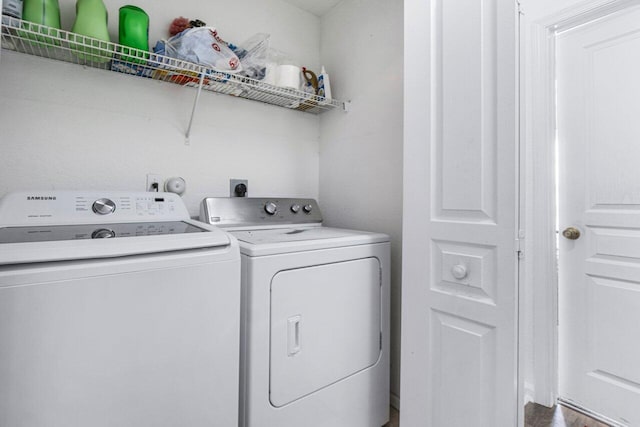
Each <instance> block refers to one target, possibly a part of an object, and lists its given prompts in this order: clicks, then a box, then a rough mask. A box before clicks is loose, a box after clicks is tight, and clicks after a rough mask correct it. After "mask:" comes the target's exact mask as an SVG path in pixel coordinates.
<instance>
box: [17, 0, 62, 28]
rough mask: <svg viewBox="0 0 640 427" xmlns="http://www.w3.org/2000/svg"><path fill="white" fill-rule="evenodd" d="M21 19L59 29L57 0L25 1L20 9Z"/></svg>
mask: <svg viewBox="0 0 640 427" xmlns="http://www.w3.org/2000/svg"><path fill="white" fill-rule="evenodd" d="M22 19H24V20H25V21H29V22H34V23H36V24H40V25H46V26H47V27H52V28H57V29H60V5H59V4H58V0H25V1H24V5H23V7H22Z"/></svg>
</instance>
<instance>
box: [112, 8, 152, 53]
mask: <svg viewBox="0 0 640 427" xmlns="http://www.w3.org/2000/svg"><path fill="white" fill-rule="evenodd" d="M118 28H119V31H118V36H119V37H118V40H119V42H120V44H121V45H123V46H128V47H133V48H136V49H140V50H144V51H145V53H136V54H135V55H133V56H123V57H122V59H124V60H125V61H129V62H135V63H143V62H144V60H145V59H148V58H149V55H148V54H147V53H146V51H148V50H149V15H147V13H146V12H145V11H144V10H142V9H140V8H139V7H137V6H131V5H127V6H122V7H121V8H120V25H119V27H118ZM126 51H127V50H126V49H125V52H126Z"/></svg>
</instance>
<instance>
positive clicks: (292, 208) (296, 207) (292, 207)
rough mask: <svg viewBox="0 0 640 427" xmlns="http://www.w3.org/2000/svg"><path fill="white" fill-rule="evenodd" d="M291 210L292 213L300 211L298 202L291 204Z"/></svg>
mask: <svg viewBox="0 0 640 427" xmlns="http://www.w3.org/2000/svg"><path fill="white" fill-rule="evenodd" d="M291 212H293V213H294V214H296V213H298V212H300V205H298V204H295V205H291Z"/></svg>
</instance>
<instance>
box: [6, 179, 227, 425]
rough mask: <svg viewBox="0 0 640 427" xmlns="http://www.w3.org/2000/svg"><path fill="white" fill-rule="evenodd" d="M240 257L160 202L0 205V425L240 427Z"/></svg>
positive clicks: (39, 200) (128, 196) (16, 196)
mask: <svg viewBox="0 0 640 427" xmlns="http://www.w3.org/2000/svg"><path fill="white" fill-rule="evenodd" d="M239 331H240V253H239V249H238V244H237V241H236V239H235V238H233V237H231V236H230V235H228V234H227V233H225V232H224V231H221V230H219V229H217V228H216V227H212V226H209V225H205V224H201V223H199V222H197V221H193V220H190V219H189V215H188V212H187V210H186V208H185V206H184V204H183V202H182V200H181V199H180V197H178V196H177V195H175V194H172V193H123V192H61V191H44V192H31V193H12V194H9V195H7V196H5V197H4V198H2V199H1V200H0V426H7V427H9V426H10V427H88V426H91V427H113V426H118V427H160V426H164V427H175V426H189V427H195V426H199V427H205V426H207V427H211V426H225V427H228V426H236V425H237V423H238V375H239V371H238V370H239V362H238V360H239Z"/></svg>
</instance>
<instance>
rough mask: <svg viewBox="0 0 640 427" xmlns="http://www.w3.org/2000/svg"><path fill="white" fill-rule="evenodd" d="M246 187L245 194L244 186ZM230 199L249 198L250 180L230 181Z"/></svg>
mask: <svg viewBox="0 0 640 427" xmlns="http://www.w3.org/2000/svg"><path fill="white" fill-rule="evenodd" d="M242 185H244V194H242V192H241V191H240V190H242V187H239V186H242ZM229 197H249V180H248V179H230V180H229Z"/></svg>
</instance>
